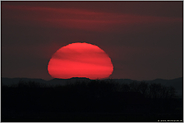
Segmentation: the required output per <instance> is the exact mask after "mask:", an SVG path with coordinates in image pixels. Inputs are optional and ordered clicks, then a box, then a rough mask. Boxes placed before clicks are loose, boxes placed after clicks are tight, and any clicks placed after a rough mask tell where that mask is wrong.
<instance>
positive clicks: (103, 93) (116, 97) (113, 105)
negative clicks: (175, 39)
mask: <svg viewBox="0 0 184 123" xmlns="http://www.w3.org/2000/svg"><path fill="white" fill-rule="evenodd" d="M1 100H2V104H1V107H2V121H3V120H6V121H7V119H11V118H10V117H11V116H16V117H20V116H18V114H22V115H24V116H25V115H26V114H27V113H28V114H29V115H30V116H32V117H34V116H35V115H34V114H35V113H39V114H37V115H39V116H42V117H44V118H46V119H47V117H45V116H43V115H42V112H47V113H50V112H55V113H61V114H62V115H63V116H64V114H67V113H69V114H70V115H72V114H73V113H74V114H75V115H76V116H75V117H77V116H78V115H79V114H80V113H83V114H85V115H87V114H89V113H90V114H93V115H94V116H95V117H97V116H96V114H98V113H101V115H102V114H103V113H110V114H111V116H113V117H114V116H116V117H117V114H119V115H120V114H121V117H122V114H124V116H125V115H127V117H130V118H129V120H128V121H131V119H132V118H131V117H133V116H134V115H135V116H137V115H140V117H142V116H145V117H144V118H146V117H148V115H149V112H152V114H150V116H152V115H153V113H154V114H158V113H160V112H162V113H168V112H169V113H170V114H172V112H173V113H175V112H176V111H175V109H176V107H177V105H178V104H180V103H181V101H176V99H175V89H174V88H173V87H165V86H163V85H161V84H156V83H152V84H149V83H146V82H135V81H134V82H132V83H129V84H118V83H115V82H113V81H112V80H111V81H106V80H91V81H89V82H86V81H85V80H84V81H76V82H75V83H73V84H71V83H70V84H67V85H65V86H53V87H48V86H44V85H41V84H39V83H37V82H23V81H20V83H19V84H18V85H17V86H11V87H7V86H2V98H1ZM170 107H171V108H170ZM11 112H12V113H11ZM115 114H116V115H115ZM53 115H54V114H53ZM54 116H55V115H54ZM54 116H52V117H54ZM22 117H23V116H22ZM25 117H28V115H26V116H25ZM50 117H51V116H50ZM58 117H59V116H58ZM58 117H57V118H58ZM66 117H67V116H66ZM78 117H79V116H78ZM121 117H120V119H122V118H121ZM106 118H107V116H106ZM59 119H60V118H59ZM63 119H64V118H63V117H62V118H61V120H62V121H63ZM17 121H18V120H17ZM67 121H68V120H67ZM103 121H104V120H103Z"/></svg>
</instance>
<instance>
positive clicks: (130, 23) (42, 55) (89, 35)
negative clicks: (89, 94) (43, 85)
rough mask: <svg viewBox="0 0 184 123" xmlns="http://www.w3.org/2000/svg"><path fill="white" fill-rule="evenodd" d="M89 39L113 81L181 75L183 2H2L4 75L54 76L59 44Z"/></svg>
mask: <svg viewBox="0 0 184 123" xmlns="http://www.w3.org/2000/svg"><path fill="white" fill-rule="evenodd" d="M75 42H86V43H90V44H93V45H96V46H98V47H100V48H101V49H103V50H104V51H105V52H106V53H107V54H108V55H109V57H110V58H111V61H112V63H113V66H114V70H113V73H112V74H111V75H110V76H109V78H111V79H133V80H153V79H157V78H162V79H174V78H178V77H182V75H183V74H182V70H183V68H182V64H183V61H182V57H183V55H182V53H183V49H182V47H183V2H182V1H181V2H179V1H178V2H169V1H166V2H156V1H154V2H125V1H119V2H112V1H111V2H110V1H109V2H108V1H106V2H61V1H58V2H33V1H32V2H5V1H3V2H1V75H2V77H9V78H19V77H20V78H41V79H45V80H50V79H52V77H51V76H50V75H49V73H48V71H47V66H48V63H49V60H50V59H51V57H52V55H53V54H54V53H55V52H56V51H57V50H58V49H59V48H61V47H63V46H65V45H68V44H70V43H75Z"/></svg>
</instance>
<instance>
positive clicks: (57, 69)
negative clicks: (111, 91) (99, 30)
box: [48, 43, 113, 79]
mask: <svg viewBox="0 0 184 123" xmlns="http://www.w3.org/2000/svg"><path fill="white" fill-rule="evenodd" d="M48 72H49V74H50V75H51V76H52V77H53V78H62V79H68V78H72V77H86V78H89V79H102V78H107V77H109V76H110V75H111V74H112V72H113V65H112V62H111V59H110V58H109V56H108V55H107V54H106V53H105V52H104V51H103V50H102V49H100V48H99V47H98V46H95V45H92V44H88V43H72V44H69V45H66V46H64V47H61V48H60V49H59V50H57V51H56V52H55V53H54V54H53V56H52V58H51V59H50V61H49V64H48Z"/></svg>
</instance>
